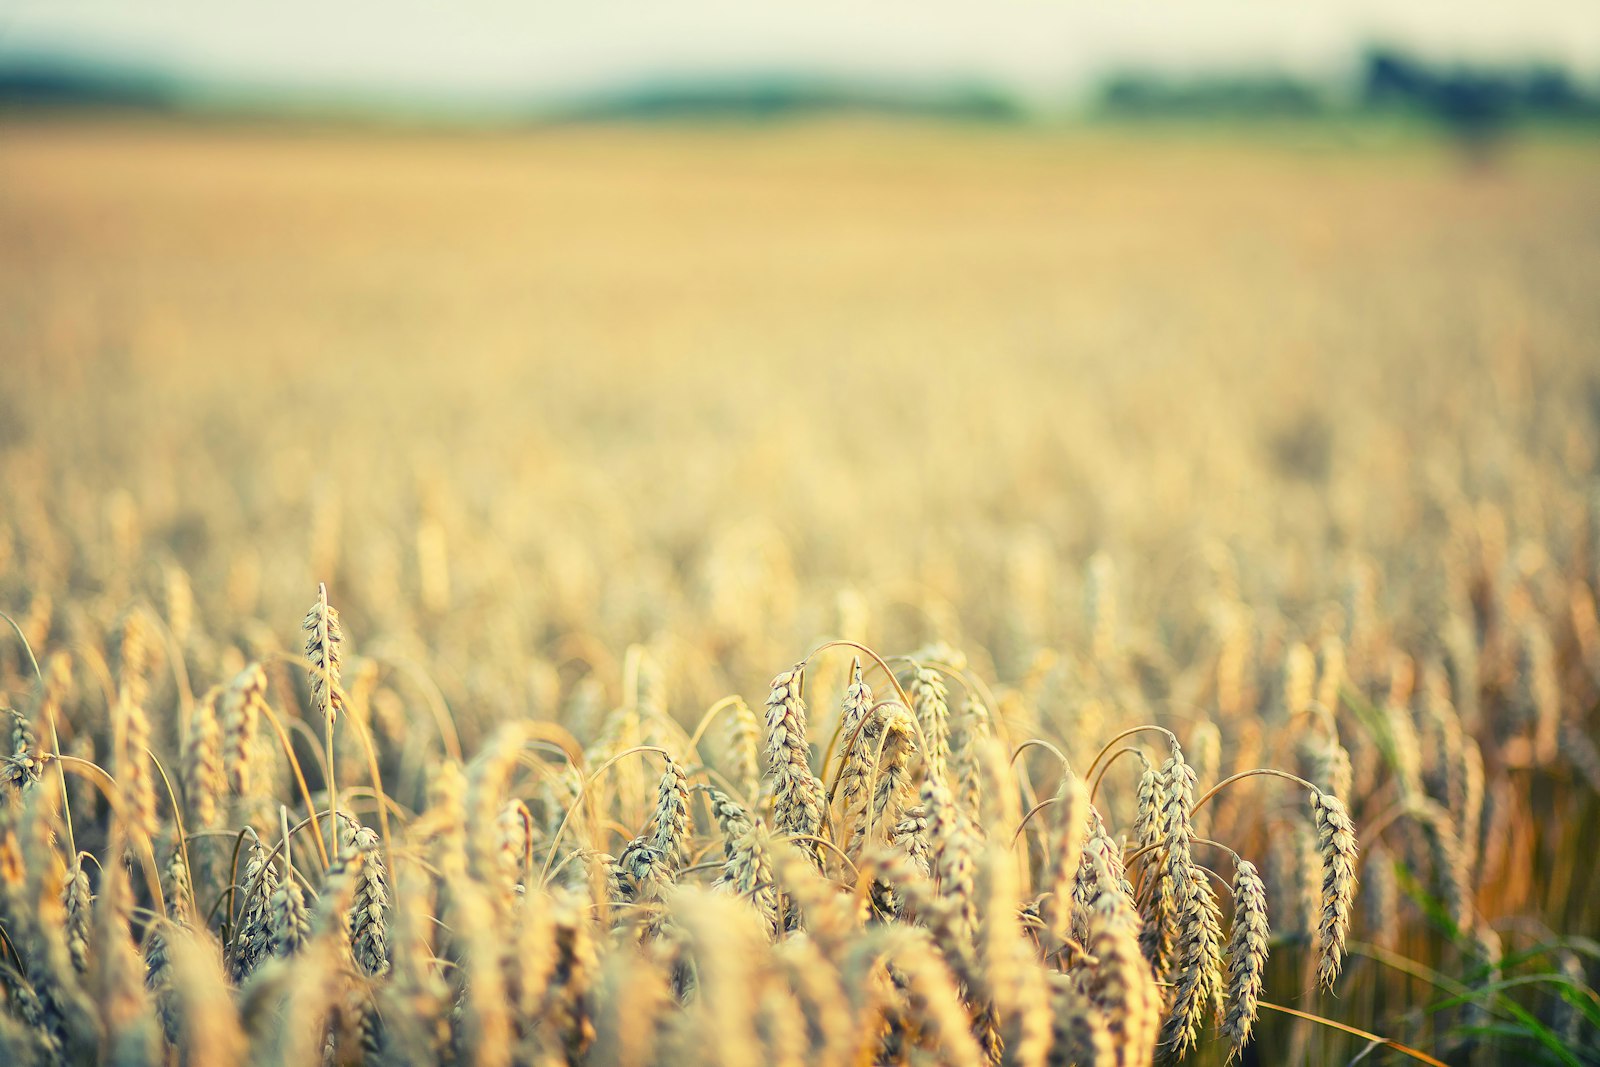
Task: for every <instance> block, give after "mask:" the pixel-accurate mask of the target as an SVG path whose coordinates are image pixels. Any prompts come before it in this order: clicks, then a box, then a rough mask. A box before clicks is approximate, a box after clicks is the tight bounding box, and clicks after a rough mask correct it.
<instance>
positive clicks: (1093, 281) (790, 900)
mask: <svg viewBox="0 0 1600 1067" xmlns="http://www.w3.org/2000/svg"><path fill="white" fill-rule="evenodd" d="M1597 292H1600V147H1597V146H1596V145H1595V144H1593V143H1590V142H1587V141H1583V140H1578V139H1573V138H1561V137H1555V136H1540V137H1533V138H1530V139H1528V140H1525V141H1522V142H1519V143H1516V144H1514V145H1512V146H1510V147H1509V149H1508V150H1507V152H1506V153H1505V154H1504V155H1503V156H1501V157H1500V158H1498V159H1496V160H1495V161H1494V162H1493V165H1491V166H1482V165H1479V166H1474V167H1466V166H1463V164H1462V162H1461V161H1460V160H1459V159H1458V158H1456V157H1455V156H1454V155H1453V154H1452V153H1451V152H1450V151H1449V150H1448V149H1447V148H1445V147H1441V146H1440V145H1438V144H1435V143H1432V142H1431V141H1429V140H1428V139H1426V138H1423V137H1419V136H1415V135H1413V134H1408V133H1399V132H1396V131H1393V130H1377V129H1355V130H1334V129H1328V130H1309V131H1307V130H1301V131H1295V130H1280V131H1275V132H1273V133H1270V134H1269V133H1262V132H1255V133H1251V132H1240V131H1236V130H1233V131H1228V130H1224V131H1210V132H1196V131H1192V130H1191V131H1172V130H1165V131H1157V130H1144V131H1130V130H1114V129H1101V130H1092V129H1085V130H1036V129H1027V128H1018V129H1008V128H1002V129H994V128H984V127H971V128H962V127H941V126H937V125H927V126H918V125H914V124H904V125H881V124H874V123H864V122H863V123H845V122H835V123H822V124H794V125H785V126H777V127H742V126H729V127H723V128H718V127H694V126H684V127H679V126H661V127H626V126H617V127H595V128H586V127H581V126H574V127H554V128H546V129H538V130H526V131H474V132H459V131H458V132H438V131H419V130H399V129H397V130H381V129H377V130H375V129H364V130H348V129H337V128H331V127H315V126H297V125H293V124H273V123H258V124H254V125H251V124H234V125H215V124H212V125H208V124H204V123H181V122H169V121H155V120H141V119H130V118H121V119H117V118H101V119H94V120H90V119H76V120H71V121H63V120H55V121H51V120H43V119H33V120H24V119H15V118H14V119H11V120H9V121H5V122H0V611H3V612H4V613H5V616H6V619H5V620H4V621H8V622H11V623H12V625H7V626H4V627H3V628H0V638H3V640H0V708H3V709H9V710H8V711H7V712H6V714H5V717H4V723H3V724H0V725H4V726H5V729H6V734H7V736H8V737H9V743H6V744H4V745H3V749H0V759H3V763H0V768H3V770H0V779H3V780H0V791H3V793H4V800H3V804H0V935H3V936H0V993H3V999H0V1003H3V1006H4V1010H3V1011H0V1052H3V1054H0V1060H3V1061H4V1062H6V1063H8V1064H19V1065H22V1064H49V1063H73V1064H90V1063H95V1064H146V1063H149V1064H174V1065H191V1067H198V1065H204V1067H232V1065H235V1064H240V1065H242V1064H263V1065H265V1064H285V1065H301V1064H312V1063H322V1064H330V1065H333V1064H339V1065H344V1064H349V1065H355V1064H372V1065H388V1064H417V1065H423V1064H434V1063H451V1064H462V1065H481V1067H508V1065H513V1064H515V1065H523V1064H527V1065H537V1067H546V1065H554V1064H627V1065H647V1064H663V1065H678V1064H701V1063H706V1064H715V1065H723V1067H735V1065H744V1064H791V1063H793V1064H805V1065H807V1067H826V1065H841V1067H843V1065H865V1064H935V1063H946V1064H953V1065H961V1067H969V1065H978V1064H991V1063H1006V1064H1019V1065H1037V1064H1047V1063H1048V1064H1078V1065H1088V1064H1118V1065H1127V1064H1142V1063H1148V1062H1152V1061H1157V1062H1174V1061H1178V1060H1184V1061H1185V1062H1189V1063H1216V1064H1220V1063H1223V1062H1225V1061H1228V1060H1234V1059H1237V1060H1238V1061H1240V1062H1243V1063H1247V1064H1251V1063H1262V1064H1345V1063H1352V1062H1367V1063H1415V1062H1425V1063H1441V1062H1442V1063H1449V1064H1467V1063H1499V1062H1506V1061H1508V1060H1511V1059H1513V1058H1515V1059H1517V1060H1518V1061H1520V1062H1526V1063H1553V1064H1583V1063H1594V1062H1600V996H1597V994H1596V992H1595V990H1594V986H1595V985H1596V984H1597V974H1600V944H1597V941H1596V938H1600V855H1597V852H1596V850H1595V849H1594V847H1593V844H1592V841H1593V838H1594V836H1595V834H1596V833H1597V832H1600V804H1597V802H1596V795H1597V791H1600V749H1597V744H1596V731H1597V729H1600V614H1597V609H1596V600H1597V597H1600V299H1596V296H1595V294H1596V293H1597Z"/></svg>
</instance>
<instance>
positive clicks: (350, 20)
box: [0, 0, 1600, 102]
mask: <svg viewBox="0 0 1600 1067" xmlns="http://www.w3.org/2000/svg"><path fill="white" fill-rule="evenodd" d="M1371 41H1383V42H1386V43H1397V44H1401V45H1404V46H1406V47H1409V48H1411V49H1413V50H1415V51H1417V52H1419V53H1421V54H1423V55H1427V56H1429V57H1431V58H1436V59H1440V60H1446V61H1449V60H1460V61H1473V62H1483V61H1504V60H1513V61H1514V60H1525V59H1543V60H1553V61H1557V62H1560V63H1563V64H1565V65H1566V66H1568V67H1569V69H1571V70H1573V71H1574V72H1575V73H1576V74H1578V75H1579V76H1580V77H1582V78H1583V79H1585V80H1586V81H1589V82H1591V83H1593V82H1595V81H1600V0H1499V2H1486V0H1388V2H1382V0H1143V2H1140V0H1119V2H1112V0H1106V2H1097V3H1088V2H1079V0H1053V2H1051V0H989V2H970V0H854V2H850V0H741V2H730V0H655V2H648V0H585V2H582V3H550V2H545V0H454V2H451V0H434V2H431V3H420V2H417V0H275V2H271V3H253V2H252V3H246V2H243V0H205V2H201V0H0V66H5V65H8V64H15V63H17V62H19V61H21V60H23V59H27V58H30V57H37V56H40V55H49V56H59V55H63V54H65V55H71V56H76V57H81V58H89V59H97V60H106V61H117V62H123V63H128V62H131V63H137V64H139V65H142V66H147V67H152V68H155V69H158V70H161V71H164V72H167V73H172V74H176V75H179V76H181V77H185V78H191V79H198V80H203V81H207V82H213V83H221V84H225V85H232V86H236V87H242V88H249V89H268V90H272V89H288V90H302V91H305V90H310V91H331V92H357V93H369V94H380V95H381V94H410V95H432V96H439V97H444V98H451V97H455V98H463V99H479V100H494V99H497V98H506V97H511V96H515V97H517V98H519V99H528V98H539V97H546V98H560V97H563V96H573V95H581V94H582V93H585V92H592V91H594V90H598V89H605V88H613V87H618V86H625V85H629V84H634V83H638V82H641V81H645V80H649V79H653V78H659V77H663V76H679V77H682V76H689V77H695V76H700V77H716V76H737V75H741V74H752V73H772V72H779V73H788V74H816V75H832V76H839V77H845V78H853V79H863V80H871V81H879V82H884V83H891V84H893V83H912V84H915V83H919V82H920V83H929V82H936V81H948V80H950V79H964V80H968V81H978V82H984V83H989V84H993V85H996V86H998V87H1002V88H1005V89H1007V90H1010V91H1011V92H1013V93H1016V94H1017V95H1019V96H1022V97H1024V98H1033V99H1037V100H1039V101H1041V102H1044V101H1050V100H1058V99H1063V98H1068V97H1070V96H1072V95H1073V94H1075V93H1081V92H1082V91H1084V90H1085V89H1087V88H1088V87H1089V86H1091V85H1092V84H1093V83H1094V81H1095V80H1096V79H1097V78H1099V77H1100V76H1103V75H1104V74H1105V73H1106V72H1107V71H1109V70H1113V69H1116V68H1119V67H1128V66H1137V67H1141V68H1146V69H1150V68H1154V69H1161V70H1167V71H1171V72H1173V73H1176V74H1181V73H1184V72H1196V71H1206V70H1218V69H1237V68H1240V67H1246V66H1250V67H1256V68H1268V69H1278V70H1282V71H1285V72H1290V73H1295V74H1301V75H1306V76H1310V77H1314V78H1326V79H1336V78H1338V77H1339V76H1340V75H1342V74H1344V73H1346V72H1348V71H1349V70H1350V69H1351V63H1352V61H1353V59H1354V57H1355V56H1357V55H1358V54H1359V51H1360V49H1361V47H1362V46H1363V45H1364V44H1365V43H1367V42H1371Z"/></svg>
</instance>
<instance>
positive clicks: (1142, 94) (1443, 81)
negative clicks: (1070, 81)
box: [1096, 46, 1600, 137]
mask: <svg viewBox="0 0 1600 1067" xmlns="http://www.w3.org/2000/svg"><path fill="white" fill-rule="evenodd" d="M1096 110H1097V111H1098V112H1099V113H1101V114H1104V115H1107V116H1111V117H1118V118H1136V117H1154V118H1161V117H1173V118H1180V117H1189V118H1206V117H1218V118H1225V117H1241V118H1246V117H1256V116H1308V115H1318V114H1324V113H1344V112H1350V111H1356V112H1373V113H1388V114H1409V115H1414V116H1418V117H1422V118H1426V119H1432V120H1435V121H1438V122H1440V123H1442V124H1444V125H1446V126H1448V127H1450V128H1451V129H1453V130H1455V131H1456V132H1458V133H1460V134H1462V135H1463V136H1467V137H1480V136H1490V135H1492V134H1493V133H1495V132H1497V131H1499V130H1500V129H1502V128H1504V127H1506V126H1507V125H1509V124H1511V123H1512V122H1515V121H1518V120H1526V119H1557V120H1584V121H1593V120H1600V93H1597V92H1596V91H1595V89H1594V88H1593V87H1585V86H1583V85H1581V84H1580V83H1579V82H1578V81H1576V80H1575V79H1574V78H1573V76H1572V74H1571V73H1570V72H1569V71H1568V70H1566V69H1565V68H1564V67H1561V66H1559V65H1556V64H1553V63H1544V62H1533V63H1525V64H1513V65H1498V66H1489V65H1470V64H1440V63H1435V62H1430V61H1429V60H1426V59H1423V58H1421V57H1419V56H1416V55H1413V54H1410V53H1407V52H1405V51H1402V50H1400V49H1396V48H1390V47H1384V46H1377V47H1373V48H1370V49H1368V50H1367V51H1366V52H1365V53H1364V55H1363V56H1362V58H1361V62H1360V66H1359V72H1358V74H1357V81H1356V93H1355V94H1354V97H1353V98H1351V97H1350V96H1349V95H1348V94H1338V93H1333V92H1330V91H1329V90H1328V89H1327V88H1326V87H1324V86H1322V85H1320V84H1318V83H1315V82H1312V81H1310V80H1306V79H1301V78H1296V77H1294V76H1291V75H1287V74H1278V73H1229V74H1215V75H1202V76H1194V77H1187V78H1175V77H1173V76H1171V75H1165V74H1158V73H1151V72H1143V71H1125V72H1121V73H1118V74H1115V75H1113V76H1111V77H1109V78H1107V79H1106V81H1105V82H1104V84H1103V85H1102V86H1101V89H1100V92H1099V94H1098V98H1097V108H1096Z"/></svg>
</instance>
